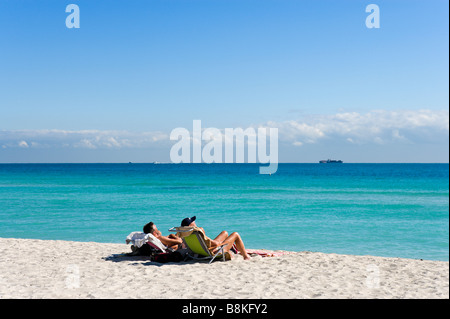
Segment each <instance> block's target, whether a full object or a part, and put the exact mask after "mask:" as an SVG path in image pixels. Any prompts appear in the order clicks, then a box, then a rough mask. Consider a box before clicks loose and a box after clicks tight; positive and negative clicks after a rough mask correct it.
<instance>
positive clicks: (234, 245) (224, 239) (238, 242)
mask: <svg viewBox="0 0 450 319" xmlns="http://www.w3.org/2000/svg"><path fill="white" fill-rule="evenodd" d="M195 220H196V217H195V216H193V217H191V218H185V219H183V220H182V221H181V226H182V227H185V226H189V227H197V228H198V229H200V230H201V231H202V232H203V234H205V230H204V229H203V228H202V227H198V226H197V225H196V224H195ZM205 236H206V235H205ZM177 238H179V237H178V236H177ZM209 240H210V241H211V248H214V247H219V246H220V245H223V244H228V245H226V247H225V248H224V252H228V251H230V250H232V249H237V250H238V251H239V252H240V253H241V255H242V257H244V260H249V259H250V256H249V255H248V254H247V251H246V250H245V246H244V241H243V240H242V238H241V236H240V235H239V234H238V233H237V232H234V233H232V234H231V235H228V232H227V231H225V230H224V231H222V232H221V233H220V234H219V235H218V236H217V237H216V238H215V239H210V238H209Z"/></svg>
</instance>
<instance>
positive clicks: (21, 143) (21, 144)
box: [19, 141, 29, 148]
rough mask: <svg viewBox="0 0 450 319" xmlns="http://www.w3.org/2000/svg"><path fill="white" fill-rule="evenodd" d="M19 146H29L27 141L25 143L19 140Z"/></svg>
mask: <svg viewBox="0 0 450 319" xmlns="http://www.w3.org/2000/svg"><path fill="white" fill-rule="evenodd" d="M19 147H22V148H28V147H29V146H28V143H27V142H25V141H20V142H19Z"/></svg>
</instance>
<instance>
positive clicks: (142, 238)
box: [125, 232, 167, 253]
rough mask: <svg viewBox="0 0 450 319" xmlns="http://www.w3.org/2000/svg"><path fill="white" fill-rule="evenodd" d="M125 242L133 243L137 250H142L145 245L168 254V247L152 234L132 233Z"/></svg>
mask: <svg viewBox="0 0 450 319" xmlns="http://www.w3.org/2000/svg"><path fill="white" fill-rule="evenodd" d="M125 242H126V243H127V244H129V243H132V244H133V245H134V246H136V247H137V248H141V247H142V245H144V244H145V243H147V244H149V245H151V246H152V247H153V248H156V249H159V250H161V251H162V252H163V253H165V252H166V250H167V247H166V246H165V245H164V244H163V243H162V242H161V241H160V240H159V239H158V238H156V237H155V236H153V235H152V234H145V233H142V232H132V233H130V234H129V235H128V236H127V238H126V240H125Z"/></svg>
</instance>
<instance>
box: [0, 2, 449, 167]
mask: <svg viewBox="0 0 450 319" xmlns="http://www.w3.org/2000/svg"><path fill="white" fill-rule="evenodd" d="M70 3H75V4H77V5H78V6H79V8H80V26H81V27H80V28H79V29H68V28H66V25H65V19H66V17H67V15H68V13H66V12H65V7H66V6H67V5H68V4H70ZM370 3H375V4H377V5H378V6H379V7H380V22H381V27H380V28H379V29H368V28H366V26H365V19H366V17H367V15H368V13H366V12H365V8H366V6H367V5H368V4H370ZM448 12H449V8H448V1H444V0H431V1H417V0H413V1H405V0H402V1H400V0H390V1H377V0H373V1H359V0H352V1H347V0H346V1H344V0H342V1H331V0H330V1H325V0H315V1H313V0H310V1H301V0H295V1H294V0H270V1H269V0H150V1H143V0H142V1H125V0H120V1H92V0H89V1H76V0H67V1H59V0H58V1H56V0H53V1H47V0H41V1H31V0H28V1H22V0H2V1H1V2H0V43H1V47H0V162H79V161H81V162H109V161H112V162H128V161H133V162H152V161H168V160H169V150H170V147H171V145H172V144H173V142H171V141H169V140H168V135H169V134H170V131H171V130H172V129H174V128H176V127H186V128H188V129H190V130H191V129H192V121H193V120H196V119H200V120H202V123H203V125H204V126H205V127H217V128H220V129H222V128H228V127H233V128H235V127H243V128H246V127H250V126H255V127H256V126H260V125H263V126H271V127H278V128H279V132H280V161H281V162H283V161H286V162H315V161H316V160H319V159H322V158H328V157H339V158H342V159H344V160H345V161H347V162H448V135H449V130H448V105H449V91H448V86H449V73H448V72H449V65H448V63H449V62H448V61H449V42H448V39H449V34H448V30H449V24H448ZM130 141H132V143H131V142H130Z"/></svg>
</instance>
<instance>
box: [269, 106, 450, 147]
mask: <svg viewBox="0 0 450 319" xmlns="http://www.w3.org/2000/svg"><path fill="white" fill-rule="evenodd" d="M265 126H266V127H278V129H279V134H280V140H284V141H287V142H291V143H292V144H293V145H295V146H300V145H303V144H304V143H318V142H320V141H322V140H331V139H340V140H342V141H346V142H347V143H353V144H369V143H375V144H379V145H380V144H381V145H382V144H386V143H399V142H400V143H415V142H425V143H426V142H433V140H434V139H436V138H437V137H438V138H442V137H444V138H445V137H446V138H447V139H448V133H449V112H448V110H443V111H432V110H417V111H386V110H376V111H371V112H368V113H357V112H351V113H338V114H334V115H320V116H310V117H307V118H303V119H301V120H289V121H284V122H267V123H266V124H265Z"/></svg>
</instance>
